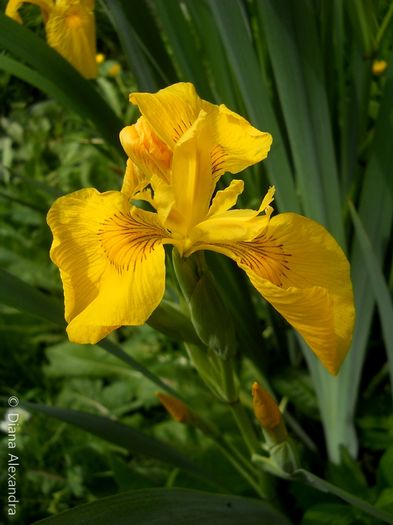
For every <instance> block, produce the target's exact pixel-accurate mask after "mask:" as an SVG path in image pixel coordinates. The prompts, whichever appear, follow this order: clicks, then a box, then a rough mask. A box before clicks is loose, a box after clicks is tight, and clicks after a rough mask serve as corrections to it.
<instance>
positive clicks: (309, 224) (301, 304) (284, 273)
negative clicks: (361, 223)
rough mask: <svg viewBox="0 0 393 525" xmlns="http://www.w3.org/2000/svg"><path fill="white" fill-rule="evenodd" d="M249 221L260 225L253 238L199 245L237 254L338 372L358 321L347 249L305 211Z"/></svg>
mask: <svg viewBox="0 0 393 525" xmlns="http://www.w3.org/2000/svg"><path fill="white" fill-rule="evenodd" d="M251 222H256V223H258V222H260V223H261V226H262V227H261V233H260V234H259V236H258V237H256V238H255V239H253V240H251V241H236V242H223V243H220V242H217V243H215V244H200V246H199V249H210V250H213V251H217V252H220V253H223V254H225V255H227V256H229V257H231V258H232V259H234V260H235V261H236V262H237V264H238V265H239V266H240V267H241V268H243V269H244V270H245V271H246V273H247V274H248V276H249V278H250V280H251V282H252V284H253V285H254V286H255V288H256V289H257V290H258V291H259V292H260V293H261V295H262V296H263V297H264V298H265V299H266V300H267V301H269V302H270V303H271V304H272V305H273V306H274V308H275V309H276V310H277V311H278V312H280V314H281V315H282V316H283V317H284V318H285V319H286V320H287V321H288V322H289V323H290V324H291V325H292V326H293V327H294V328H295V329H296V330H297V331H298V332H299V333H300V334H301V335H302V336H303V338H304V339H305V341H306V342H307V344H308V345H309V346H310V348H311V349H312V351H313V352H314V353H315V354H316V355H317V357H318V358H319V359H320V361H321V362H322V363H323V365H324V366H325V367H326V368H327V370H328V371H329V372H331V373H332V374H336V373H337V372H338V370H339V368H340V366H341V363H342V361H343V360H344V358H345V355H346V353H347V351H348V349H349V346H350V342H351V338H352V332H353V325H354V304H353V293H352V285H351V281H350V275H349V264H348V261H347V259H346V257H345V255H344V253H343V252H342V250H341V248H340V247H339V246H338V244H337V243H336V241H335V240H334V239H333V237H332V236H331V235H330V234H329V233H328V232H327V231H326V230H325V228H323V227H322V226H320V225H319V224H317V223H316V222H314V221H312V220H310V219H307V218H306V217H302V216H301V215H297V214H294V213H282V214H279V215H277V216H275V217H273V218H271V219H270V220H269V218H268V217H267V216H265V217H256V218H255V219H253V221H251ZM229 229H230V228H229ZM194 250H195V249H194Z"/></svg>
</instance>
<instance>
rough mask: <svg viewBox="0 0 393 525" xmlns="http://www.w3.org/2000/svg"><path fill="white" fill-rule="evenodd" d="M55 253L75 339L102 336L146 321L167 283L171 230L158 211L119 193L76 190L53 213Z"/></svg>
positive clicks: (90, 339) (50, 215)
mask: <svg viewBox="0 0 393 525" xmlns="http://www.w3.org/2000/svg"><path fill="white" fill-rule="evenodd" d="M48 224H49V226H50V228H51V229H52V232H53V244H52V248H51V258H52V260H53V262H54V263H55V264H56V265H57V266H58V267H59V268H60V271H61V277H62V281H63V287H64V296H65V318H66V320H67V322H68V323H69V325H68V328H67V332H68V335H69V338H70V340H72V341H74V342H77V343H95V342H97V341H99V340H100V339H102V338H103V337H105V336H106V335H107V334H108V333H109V332H111V331H112V330H113V329H114V328H116V327H119V326H122V325H140V324H143V323H144V322H145V321H146V319H147V318H148V317H149V316H150V314H151V313H152V312H153V310H154V309H155V308H156V307H157V306H158V304H159V303H160V301H161V299H162V296H163V293H164V286H165V253H164V248H163V242H165V238H164V237H165V236H166V233H165V231H164V230H163V229H162V228H161V226H160V224H159V223H158V219H157V215H156V214H152V213H149V212H144V211H142V210H137V209H136V208H133V209H131V210H130V207H129V204H128V199H127V197H126V196H125V195H124V194H122V193H120V192H106V193H99V192H98V191H96V190H94V189H86V190H81V191H77V192H75V193H72V194H70V195H66V196H65V197H61V198H60V199H58V200H57V201H56V202H55V203H54V205H53V206H52V208H51V209H50V211H49V213H48Z"/></svg>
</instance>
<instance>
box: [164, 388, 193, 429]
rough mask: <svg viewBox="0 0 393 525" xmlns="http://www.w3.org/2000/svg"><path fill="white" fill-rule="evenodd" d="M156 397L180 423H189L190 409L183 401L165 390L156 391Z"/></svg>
mask: <svg viewBox="0 0 393 525" xmlns="http://www.w3.org/2000/svg"><path fill="white" fill-rule="evenodd" d="M156 397H157V398H158V399H159V401H160V403H161V404H162V405H163V406H164V408H165V409H166V411H167V412H168V413H169V414H170V415H171V416H172V417H173V419H175V420H176V421H178V422H179V423H188V422H189V421H190V417H191V414H190V411H189V410H188V408H187V406H186V405H185V404H184V403H183V401H180V399H176V398H175V397H173V396H170V395H169V394H164V393H163V392H156Z"/></svg>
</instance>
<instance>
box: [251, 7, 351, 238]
mask: <svg viewBox="0 0 393 525" xmlns="http://www.w3.org/2000/svg"><path fill="white" fill-rule="evenodd" d="M258 7H259V17H260V20H261V22H262V24H263V27H264V29H265V35H266V38H267V43H268V46H269V51H270V56H271V61H272V67H273V71H274V74H275V78H276V82H277V87H278V93H279V96H280V101H281V105H282V109H283V115H284V119H285V122H286V129H287V133H288V137H289V141H290V145H291V153H292V157H293V159H294V164H295V168H296V175H297V179H298V181H299V190H300V193H301V199H302V203H303V205H304V210H305V212H306V214H307V215H308V216H309V217H311V218H313V219H315V220H317V221H319V222H321V223H323V224H325V226H327V227H328V229H329V230H330V231H331V233H332V234H333V235H334V236H335V237H336V239H337V240H338V242H339V243H340V244H341V245H342V246H345V239H344V229H343V222H342V213H341V196H340V191H339V185H338V176H337V167H336V159H335V151H334V147H333V138H332V126H331V122H330V115H329V109H328V97H327V88H326V82H325V78H324V71H323V69H322V54H321V44H320V42H319V39H318V36H317V21H316V16H315V13H314V11H313V9H312V6H311V3H310V2H307V1H303V2H302V3H300V4H296V5H295V4H293V3H291V2H290V3H288V2H287V1H285V0H273V1H272V0H259V2H258ZM289 85H290V86H291V88H290V89H288V86H289Z"/></svg>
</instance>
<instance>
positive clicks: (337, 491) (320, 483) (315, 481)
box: [290, 469, 393, 524]
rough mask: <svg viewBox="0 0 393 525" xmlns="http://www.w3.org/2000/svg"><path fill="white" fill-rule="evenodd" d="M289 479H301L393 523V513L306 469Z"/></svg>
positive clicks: (299, 470)
mask: <svg viewBox="0 0 393 525" xmlns="http://www.w3.org/2000/svg"><path fill="white" fill-rule="evenodd" d="M290 479H293V480H298V481H302V482H303V483H306V484H307V485H310V486H311V487H314V488H315V489H317V490H320V491H321V492H329V493H330V494H333V495H334V496H337V497H338V498H340V499H342V500H344V501H346V502H347V503H349V504H350V505H352V506H353V507H356V508H358V509H360V510H362V511H363V512H365V513H366V514H368V515H370V516H373V517H375V518H377V519H380V520H382V521H383V522H384V523H389V524H393V514H390V513H389V512H386V511H384V510H380V509H378V508H376V507H374V506H373V505H371V504H370V503H368V502H367V501H364V500H362V499H360V498H358V497H357V496H354V495H353V494H351V493H349V492H347V491H346V490H343V489H341V488H339V487H337V486H336V485H333V484H332V483H329V482H328V481H325V480H324V479H322V478H319V477H318V476H315V475H314V474H312V473H311V472H309V471H308V470H305V469H298V470H296V471H295V472H294V473H293V474H292V475H291V476H290Z"/></svg>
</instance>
